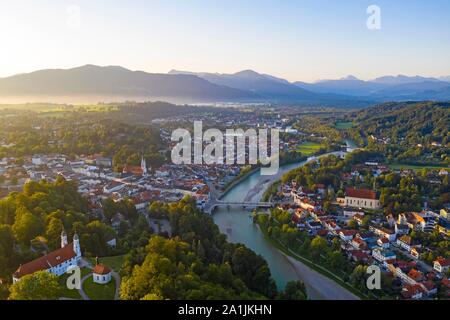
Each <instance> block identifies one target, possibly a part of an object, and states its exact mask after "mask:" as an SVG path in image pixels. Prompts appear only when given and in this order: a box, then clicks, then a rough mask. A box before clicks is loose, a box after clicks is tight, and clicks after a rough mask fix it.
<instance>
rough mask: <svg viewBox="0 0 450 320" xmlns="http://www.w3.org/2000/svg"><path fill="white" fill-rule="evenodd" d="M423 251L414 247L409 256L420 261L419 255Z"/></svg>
mask: <svg viewBox="0 0 450 320" xmlns="http://www.w3.org/2000/svg"><path fill="white" fill-rule="evenodd" d="M422 252H423V250H422V248H421V247H414V248H412V249H411V252H410V253H411V255H412V256H413V257H414V259H420V255H421V254H422Z"/></svg>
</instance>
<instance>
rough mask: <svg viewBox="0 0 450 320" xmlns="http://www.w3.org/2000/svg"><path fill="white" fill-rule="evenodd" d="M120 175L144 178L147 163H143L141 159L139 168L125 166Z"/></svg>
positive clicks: (143, 160)
mask: <svg viewBox="0 0 450 320" xmlns="http://www.w3.org/2000/svg"><path fill="white" fill-rule="evenodd" d="M122 173H124V174H133V175H135V176H143V177H146V176H147V175H148V169H147V162H146V161H145V158H144V157H142V159H141V165H140V166H130V165H126V166H125V167H124V168H123V170H122Z"/></svg>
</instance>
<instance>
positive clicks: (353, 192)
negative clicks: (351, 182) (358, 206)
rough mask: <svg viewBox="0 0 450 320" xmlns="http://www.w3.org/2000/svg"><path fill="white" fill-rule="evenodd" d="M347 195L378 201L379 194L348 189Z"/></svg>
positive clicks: (364, 190)
mask: <svg viewBox="0 0 450 320" xmlns="http://www.w3.org/2000/svg"><path fill="white" fill-rule="evenodd" d="M345 195H346V196H348V197H353V198H361V199H371V200H376V199H377V193H376V192H375V191H373V190H370V189H354V188H347V189H345Z"/></svg>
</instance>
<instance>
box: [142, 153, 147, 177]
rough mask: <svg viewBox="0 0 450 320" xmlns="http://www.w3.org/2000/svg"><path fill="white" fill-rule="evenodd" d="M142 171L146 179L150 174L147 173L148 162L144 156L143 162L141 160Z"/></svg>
mask: <svg viewBox="0 0 450 320" xmlns="http://www.w3.org/2000/svg"><path fill="white" fill-rule="evenodd" d="M141 169H142V175H143V176H144V177H145V176H147V174H148V171H147V162H146V161H145V158H144V156H142V160H141Z"/></svg>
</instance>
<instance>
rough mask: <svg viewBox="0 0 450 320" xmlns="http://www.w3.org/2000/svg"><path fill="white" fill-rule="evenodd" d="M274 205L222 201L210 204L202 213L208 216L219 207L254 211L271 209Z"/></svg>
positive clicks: (271, 203)
mask: <svg viewBox="0 0 450 320" xmlns="http://www.w3.org/2000/svg"><path fill="white" fill-rule="evenodd" d="M274 205H275V204H274V203H273V202H247V201H222V200H216V201H212V202H210V203H209V204H208V205H207V206H206V207H205V208H204V211H205V212H206V213H208V214H212V213H213V212H214V210H215V209H216V208H219V207H222V208H223V207H226V208H230V207H241V208H244V209H256V208H265V209H267V208H272V207H273V206H274Z"/></svg>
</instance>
